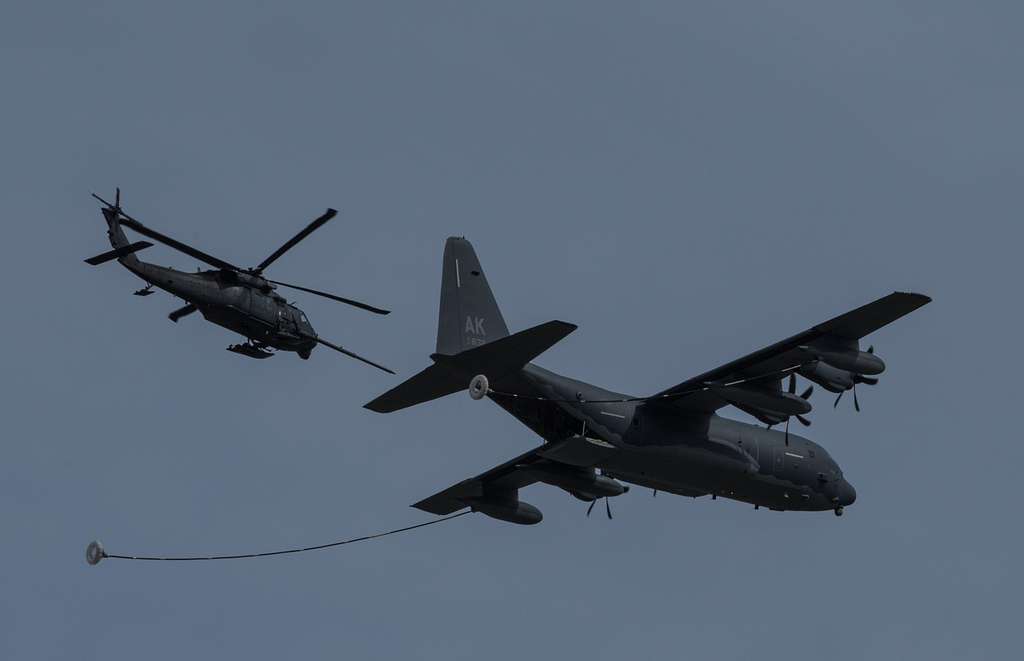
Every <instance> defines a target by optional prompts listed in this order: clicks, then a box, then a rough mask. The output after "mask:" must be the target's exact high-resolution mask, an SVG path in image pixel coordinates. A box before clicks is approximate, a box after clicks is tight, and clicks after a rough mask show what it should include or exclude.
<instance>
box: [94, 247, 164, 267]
mask: <svg viewBox="0 0 1024 661" xmlns="http://www.w3.org/2000/svg"><path fill="white" fill-rule="evenodd" d="M152 245H153V244H152V243H150V242H149V241H136V242H135V243H129V244H128V245H126V246H121V247H120V248H114V249H113V250H108V251H107V252H104V253H100V254H99V255H96V256H95V257H90V258H89V259H87V260H85V263H86V264H89V265H91V266H99V265H100V264H106V263H107V262H109V261H112V260H115V259H121V258H122V257H124V256H125V255H130V254H132V253H133V252H138V251H140V250H142V249H143V248H149V247H151V246H152Z"/></svg>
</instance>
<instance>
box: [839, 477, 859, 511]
mask: <svg viewBox="0 0 1024 661" xmlns="http://www.w3.org/2000/svg"><path fill="white" fill-rule="evenodd" d="M837 497H838V498H839V504H840V505H842V506H843V507H846V506H847V505H853V503H854V502H855V501H856V500H857V490H856V489H854V488H853V485H852V484H850V483H849V482H847V481H846V480H843V481H842V483H841V484H840V485H839V493H838V494H837Z"/></svg>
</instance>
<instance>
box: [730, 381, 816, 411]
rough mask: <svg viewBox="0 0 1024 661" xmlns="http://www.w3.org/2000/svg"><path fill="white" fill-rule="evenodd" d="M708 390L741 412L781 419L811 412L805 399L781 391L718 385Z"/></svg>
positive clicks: (809, 405)
mask: <svg viewBox="0 0 1024 661" xmlns="http://www.w3.org/2000/svg"><path fill="white" fill-rule="evenodd" d="M710 388H711V390H712V392H714V393H715V394H716V395H718V396H719V397H721V398H722V399H724V400H725V401H727V402H729V403H730V404H732V405H734V406H737V407H738V408H741V409H743V410H748V409H749V410H757V411H765V412H769V413H775V414H778V415H779V416H781V417H782V418H783V419H785V417H786V416H789V415H801V414H804V413H810V411H811V404H810V402H808V401H807V400H806V399H804V398H803V397H799V396H797V395H794V394H792V393H788V392H782V391H781V390H770V389H767V388H764V389H761V388H744V387H741V386H718V385H712V386H710Z"/></svg>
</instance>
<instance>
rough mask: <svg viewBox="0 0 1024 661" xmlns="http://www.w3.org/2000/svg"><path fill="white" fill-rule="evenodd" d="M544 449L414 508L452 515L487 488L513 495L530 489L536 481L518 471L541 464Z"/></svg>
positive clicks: (530, 452)
mask: <svg viewBox="0 0 1024 661" xmlns="http://www.w3.org/2000/svg"><path fill="white" fill-rule="evenodd" d="M544 447H545V446H541V447H539V448H534V449H533V450H530V451H529V452H526V453H524V454H521V455H519V456H518V457H516V458H515V459H512V460H510V461H506V462H505V463H503V464H501V465H500V466H495V467H494V468H492V469H491V470H489V471H486V472H483V473H480V474H479V475H477V476H476V477H471V478H469V479H468V480H463V481H462V482H459V483H458V484H456V485H454V486H450V487H448V488H447V489H445V490H444V491H442V492H440V493H436V494H434V495H433V496H430V497H429V498H424V499H423V500H421V501H420V502H418V503H416V504H414V505H413V507H415V508H416V509H421V510H423V511H424V512H430V513H431V514H451V513H452V512H457V511H458V510H461V509H463V508H464V507H467V505H466V503H465V502H464V499H466V498H479V497H480V496H482V495H483V493H484V485H485V484H486V485H487V489H488V490H492V489H493V490H495V491H514V490H516V489H521V488H523V487H526V486H529V485H531V484H533V483H534V482H536V481H537V480H535V479H533V478H532V477H529V476H528V475H527V474H526V473H525V472H523V471H521V470H519V469H518V467H519V466H524V465H529V464H532V463H535V462H537V461H541V460H542V457H541V455H540V450H542V449H544Z"/></svg>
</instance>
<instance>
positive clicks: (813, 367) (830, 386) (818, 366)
mask: <svg viewBox="0 0 1024 661" xmlns="http://www.w3.org/2000/svg"><path fill="white" fill-rule="evenodd" d="M797 372H798V373H799V374H800V376H802V377H804V378H805V379H808V380H809V381H813V382H815V383H817V384H818V385H819V386H821V387H822V388H824V389H825V390H828V391H829V392H837V393H838V392H844V391H846V390H849V389H850V388H852V387H853V384H854V380H853V374H851V373H850V372H847V371H846V370H841V369H839V368H838V367H832V366H831V365H829V364H828V363H825V362H822V361H820V360H816V361H814V362H813V363H811V364H809V365H804V366H803V367H801V368H800V369H799V370H797Z"/></svg>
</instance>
